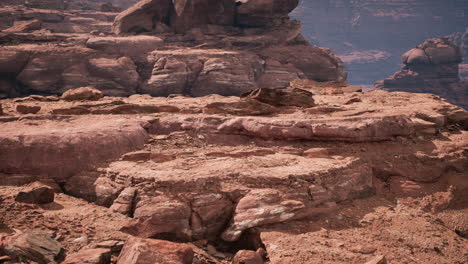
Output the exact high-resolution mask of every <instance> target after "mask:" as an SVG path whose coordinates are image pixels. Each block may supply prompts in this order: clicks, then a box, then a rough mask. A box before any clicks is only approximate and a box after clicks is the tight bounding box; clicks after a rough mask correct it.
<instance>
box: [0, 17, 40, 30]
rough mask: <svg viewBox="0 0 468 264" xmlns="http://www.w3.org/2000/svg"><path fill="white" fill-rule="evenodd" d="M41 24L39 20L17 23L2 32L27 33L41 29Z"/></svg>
mask: <svg viewBox="0 0 468 264" xmlns="http://www.w3.org/2000/svg"><path fill="white" fill-rule="evenodd" d="M41 26H42V22H41V21H40V20H37V19H34V20H31V21H24V22H22V23H18V24H16V25H14V26H12V27H10V28H7V29H5V30H3V32H28V31H33V30H39V29H41Z"/></svg>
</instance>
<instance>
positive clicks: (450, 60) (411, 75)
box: [376, 38, 468, 108]
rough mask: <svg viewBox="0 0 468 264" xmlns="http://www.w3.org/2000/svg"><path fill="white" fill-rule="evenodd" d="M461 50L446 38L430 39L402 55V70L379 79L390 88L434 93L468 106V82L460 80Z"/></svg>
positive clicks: (378, 83) (379, 84)
mask: <svg viewBox="0 0 468 264" xmlns="http://www.w3.org/2000/svg"><path fill="white" fill-rule="evenodd" d="M462 58H463V57H462V51H461V50H460V48H459V47H457V46H456V45H455V44H454V43H453V42H451V41H450V40H448V39H446V38H441V39H428V40H426V41H425V42H424V43H422V44H421V45H419V46H417V47H416V48H414V49H412V50H410V51H408V52H406V53H405V54H403V56H402V60H403V63H404V64H405V66H404V67H403V68H402V69H401V71H399V72H397V73H395V74H394V75H392V76H390V77H388V78H386V79H384V80H383V81H381V82H377V83H376V86H377V87H378V88H382V89H388V90H391V91H409V92H418V93H434V94H437V95H440V96H442V97H444V98H447V99H448V100H449V101H450V102H452V103H454V104H457V105H460V106H462V107H465V108H467V107H468V104H467V102H468V82H464V81H460V78H459V66H458V65H459V64H460V63H461V62H462Z"/></svg>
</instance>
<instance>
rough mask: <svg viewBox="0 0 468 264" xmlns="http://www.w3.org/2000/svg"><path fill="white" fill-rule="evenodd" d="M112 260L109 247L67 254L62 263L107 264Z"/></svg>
mask: <svg viewBox="0 0 468 264" xmlns="http://www.w3.org/2000/svg"><path fill="white" fill-rule="evenodd" d="M110 260H111V251H110V249H108V248H92V249H84V250H81V251H79V252H77V253H74V254H71V255H69V256H67V258H66V259H65V260H64V261H63V262H62V264H107V263H110Z"/></svg>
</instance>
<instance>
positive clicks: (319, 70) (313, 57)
mask: <svg viewBox="0 0 468 264" xmlns="http://www.w3.org/2000/svg"><path fill="white" fill-rule="evenodd" d="M260 55H261V56H262V57H266V58H269V59H274V60H276V61H279V62H280V63H281V64H283V65H292V66H294V67H295V68H296V69H299V70H300V71H302V73H303V74H304V75H305V77H306V78H307V79H310V80H315V81H320V82H326V81H346V78H347V75H348V74H347V71H346V68H345V67H344V65H343V62H342V61H341V59H340V58H338V57H337V56H336V55H335V54H333V53H332V52H331V51H330V50H329V49H324V48H319V47H316V46H305V45H294V46H277V47H270V48H266V49H264V50H262V51H261V52H260Z"/></svg>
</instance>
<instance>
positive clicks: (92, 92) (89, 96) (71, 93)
mask: <svg viewBox="0 0 468 264" xmlns="http://www.w3.org/2000/svg"><path fill="white" fill-rule="evenodd" d="M102 97H103V95H102V92H101V91H99V90H97V89H95V88H93V87H80V88H76V89H71V90H68V91H66V92H65V93H63V95H62V97H61V98H62V99H63V100H66V101H86V100H89V101H97V100H99V99H101V98H102Z"/></svg>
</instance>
